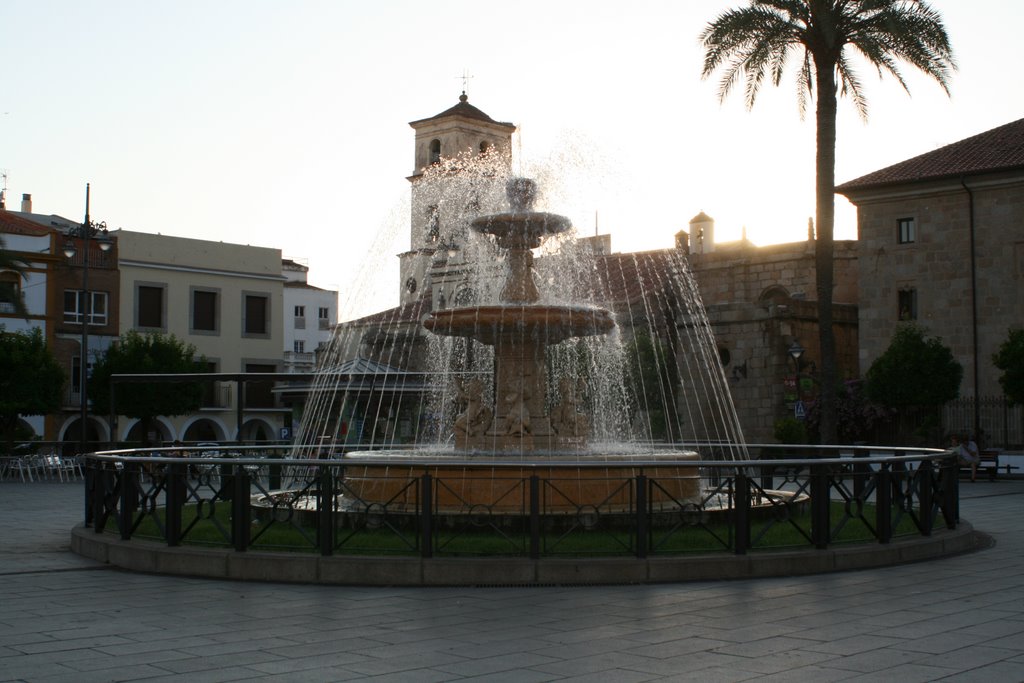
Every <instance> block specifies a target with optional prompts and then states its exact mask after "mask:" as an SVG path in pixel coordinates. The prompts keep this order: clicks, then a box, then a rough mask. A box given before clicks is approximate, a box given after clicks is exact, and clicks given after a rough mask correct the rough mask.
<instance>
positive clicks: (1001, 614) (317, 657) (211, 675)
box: [0, 480, 1024, 683]
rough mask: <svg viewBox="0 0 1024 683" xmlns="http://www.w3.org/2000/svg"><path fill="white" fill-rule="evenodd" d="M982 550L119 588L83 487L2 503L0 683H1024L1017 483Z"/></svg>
mask: <svg viewBox="0 0 1024 683" xmlns="http://www.w3.org/2000/svg"><path fill="white" fill-rule="evenodd" d="M961 492H962V502H961V516H962V517H963V518H964V519H965V520H968V521H970V522H971V523H972V524H974V526H975V527H976V528H977V529H980V530H982V531H985V532H987V533H988V534H990V535H991V536H992V538H993V539H994V541H995V543H994V545H993V547H991V548H989V549H987V550H983V551H980V552H975V553H971V554H968V555H961V556H957V557H951V558H947V559H943V560H938V561H933V562H928V563H918V564H909V565H903V566H898V567H890V568H886V569H873V570H865V571H858V572H849V573H840V574H824V575H818V576H809V577H808V576H803V577H794V578H774V579H756V580H744V581H720V582H708V581H704V582H697V583H683V584H660V585H632V586H603V587H572V586H552V587H536V588H513V587H510V588H359V587H344V586H319V585H317V586H314V585H289V584H263V583H237V582H229V581H217V580H207V579H189V578H180V577H166V576H152V575H143V574H132V573H128V572H125V571H121V570H118V569H113V568H110V567H108V566H105V565H101V564H98V563H96V562H93V561H90V560H86V559H83V558H80V557H78V556H76V555H73V554H72V553H71V552H70V550H69V546H70V529H71V528H72V527H73V526H74V525H75V524H77V523H78V522H79V521H80V518H81V510H82V507H83V506H82V489H81V484H80V483H79V484H74V483H56V482H52V483H46V482H43V483H39V482H37V483H33V484H22V483H16V482H3V483H0V520H2V527H0V681H39V682H43V683H57V682H65V681H66V682H67V683H89V682H92V681H136V680H139V681H188V682H190V683H193V682H195V683H200V682H203V681H347V680H374V681H452V680H458V681H465V680H484V681H555V680H557V681H615V682H620V681H621V682H628V681H653V680H658V681H673V680H674V681H702V682H703V681H707V682H711V681H775V680H778V681H814V682H816V683H817V682H822V681H898V682H900V683H910V682H912V681H938V680H942V681H982V682H984V683H1003V682H1005V681H1024V534H1022V532H1024V481H1021V480H1017V481H997V482H987V481H986V482H978V483H976V484H972V483H964V484H963V485H962V488H961Z"/></svg>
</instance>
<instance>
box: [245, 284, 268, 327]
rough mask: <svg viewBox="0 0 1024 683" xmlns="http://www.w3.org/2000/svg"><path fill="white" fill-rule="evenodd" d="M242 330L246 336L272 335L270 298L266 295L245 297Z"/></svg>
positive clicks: (248, 295) (247, 295)
mask: <svg viewBox="0 0 1024 683" xmlns="http://www.w3.org/2000/svg"><path fill="white" fill-rule="evenodd" d="M242 311H243V315H244V316H245V317H244V319H243V320H242V330H243V331H244V334H245V336H268V335H269V334H270V298H269V297H268V296H267V295H265V294H245V295H243V306H242Z"/></svg>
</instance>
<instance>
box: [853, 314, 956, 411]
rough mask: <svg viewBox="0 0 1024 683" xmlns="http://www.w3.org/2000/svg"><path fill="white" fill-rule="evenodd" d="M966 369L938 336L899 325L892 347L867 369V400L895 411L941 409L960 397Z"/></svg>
mask: <svg viewBox="0 0 1024 683" xmlns="http://www.w3.org/2000/svg"><path fill="white" fill-rule="evenodd" d="M963 376H964V369H963V366H961V365H960V363H959V362H958V361H957V360H956V358H954V357H953V352H952V351H950V350H949V347H947V346H945V345H944V344H943V343H942V340H941V339H939V338H938V337H931V338H925V331H924V330H923V329H922V328H921V327H918V326H917V325H913V324H905V325H899V326H898V327H897V328H896V332H895V334H893V337H892V341H891V342H890V343H889V348H888V349H886V350H885V353H883V354H882V355H881V356H879V357H878V358H877V359H875V362H874V363H872V364H871V367H870V368H868V372H867V374H866V375H865V379H866V380H867V386H866V387H865V388H866V391H867V397H868V399H869V400H871V401H874V402H875V403H880V404H882V405H884V406H890V407H893V408H902V407H908V406H941V405H942V404H943V403H946V402H948V401H952V400H953V399H954V398H956V397H957V396H958V395H959V394H960V381H961V380H962V379H963Z"/></svg>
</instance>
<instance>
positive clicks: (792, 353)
mask: <svg viewBox="0 0 1024 683" xmlns="http://www.w3.org/2000/svg"><path fill="white" fill-rule="evenodd" d="M804 350H805V349H804V347H802V346H800V342H798V341H796V340H795V339H794V340H793V343H792V344H790V346H789V348H788V349H787V350H786V353H788V354H789V357H790V358H792V359H793V365H794V367H796V372H797V374H800V357H801V356H803V355H804Z"/></svg>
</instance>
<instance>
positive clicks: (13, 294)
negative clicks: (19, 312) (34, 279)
mask: <svg viewBox="0 0 1024 683" xmlns="http://www.w3.org/2000/svg"><path fill="white" fill-rule="evenodd" d="M19 301H21V275H19V274H18V273H16V272H14V271H13V270H5V271H2V272H0V313H14V310H15V308H16V306H15V304H16V303H18V302H19Z"/></svg>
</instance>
